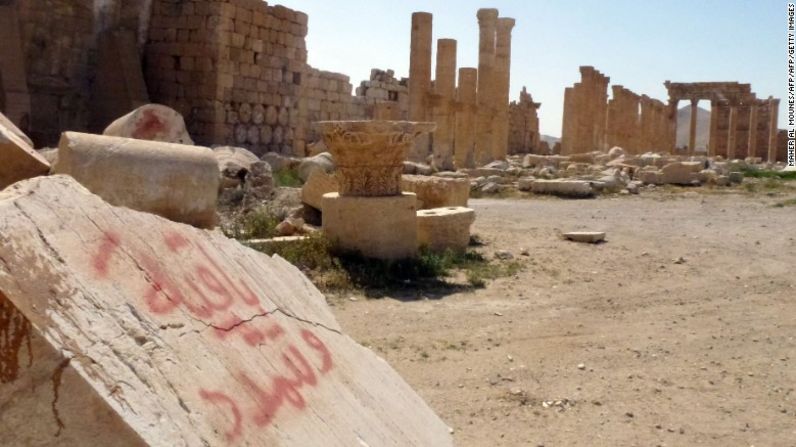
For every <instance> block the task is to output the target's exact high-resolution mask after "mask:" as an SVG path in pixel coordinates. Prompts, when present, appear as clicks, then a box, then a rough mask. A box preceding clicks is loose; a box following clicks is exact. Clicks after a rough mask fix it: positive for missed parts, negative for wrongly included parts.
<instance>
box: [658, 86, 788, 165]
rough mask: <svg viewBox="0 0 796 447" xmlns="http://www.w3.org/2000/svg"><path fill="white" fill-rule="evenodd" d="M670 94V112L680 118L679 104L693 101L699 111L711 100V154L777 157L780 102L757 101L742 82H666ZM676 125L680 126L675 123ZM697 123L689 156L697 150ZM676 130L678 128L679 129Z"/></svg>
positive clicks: (693, 122)
mask: <svg viewBox="0 0 796 447" xmlns="http://www.w3.org/2000/svg"><path fill="white" fill-rule="evenodd" d="M664 85H665V86H666V89H667V90H668V91H669V113H670V114H672V115H674V118H675V120H676V119H677V104H678V102H679V101H681V100H688V101H691V111H692V112H696V108H697V104H698V103H699V101H700V100H708V101H710V120H709V129H708V143H707V154H708V155H721V156H723V157H726V158H730V159H732V158H745V157H761V158H767V159H768V160H769V161H774V159H775V158H776V133H777V125H776V122H777V108H778V107H779V99H775V98H772V97H769V98H768V99H765V100H761V99H757V96H756V95H755V94H754V93H753V92H752V88H751V85H750V84H740V83H738V82H692V83H683V82H670V81H666V82H664ZM675 125H676V123H675ZM696 125H697V122H696V120H691V123H690V126H689V145H688V150H689V153H693V152H694V151H695V150H696V149H697V144H696V141H695V139H693V140H692V138H691V136H692V135H696V133H697V129H696ZM675 128H676V127H675Z"/></svg>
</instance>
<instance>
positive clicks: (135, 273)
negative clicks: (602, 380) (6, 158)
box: [0, 176, 452, 446]
mask: <svg viewBox="0 0 796 447" xmlns="http://www.w3.org/2000/svg"><path fill="white" fill-rule="evenodd" d="M0 215H2V216H3V219H0V241H2V243H0V258H2V259H3V260H4V262H2V263H0V341H2V343H0V347H2V352H1V353H2V355H0V402H2V417H0V445H9V446H11V445H14V446H16V445H59V446H88V445H113V446H145V445H151V446H165V445H168V446H199V445H208V446H221V445H240V446H258V445H282V446H312V445H324V446H327V445H328V446H352V445H372V446H376V445H385V444H395V445H423V446H425V445H433V446H450V445H452V440H451V436H450V434H449V429H448V427H447V426H446V425H445V424H444V423H443V422H442V421H441V420H440V419H439V418H438V417H437V416H436V415H435V414H434V412H433V411H432V410H431V409H430V408H429V407H428V405H426V403H425V402H423V400H422V399H421V398H420V397H419V396H418V395H417V394H416V393H415V392H414V391H413V390H412V389H411V388H410V387H409V385H407V384H406V383H405V382H404V381H403V380H402V379H401V378H400V377H399V376H398V374H397V373H396V372H395V371H394V370H392V368H390V366H389V365H388V364H387V363H386V362H384V361H383V360H381V359H379V358H378V357H377V356H376V355H374V354H373V353H372V352H371V351H369V350H368V349H365V348H363V347H362V346H360V345H358V344H357V343H356V342H354V341H353V340H352V339H351V338H349V337H348V336H346V335H345V334H343V333H342V331H341V328H340V326H339V324H338V323H337V321H336V320H335V318H334V316H333V314H332V313H331V312H330V310H329V307H328V306H327V304H326V302H325V299H324V297H323V295H322V294H321V293H320V292H319V291H318V290H317V289H316V288H315V287H314V286H313V285H312V284H311V283H310V282H309V281H308V279H307V278H306V277H305V276H304V275H303V274H302V273H301V272H300V271H299V270H298V269H297V268H296V267H294V266H292V265H291V264H289V263H287V262H286V261H285V260H283V259H282V258H280V257H278V256H274V257H269V256H266V255H264V254H262V253H259V252H256V251H254V250H252V249H249V248H246V247H244V246H243V245H241V244H239V243H238V242H236V241H233V240H230V239H227V238H226V237H224V236H223V235H222V234H221V233H220V232H210V231H204V230H200V229H197V228H192V227H190V226H187V225H182V224H178V223H174V222H169V221H167V220H165V219H162V218H160V217H158V216H155V215H152V214H147V213H141V212H137V211H133V210H129V209H124V208H116V207H112V206H110V205H109V204H107V203H106V202H103V201H102V200H101V199H100V198H99V197H97V196H95V195H93V194H91V193H90V192H89V191H88V190H86V189H85V188H83V187H82V186H80V185H79V184H78V183H77V182H75V181H74V180H73V179H71V178H69V177H66V176H52V177H42V178H37V179H31V180H26V181H23V182H19V183H17V184H15V185H14V186H12V187H11V188H8V189H6V190H5V191H3V192H2V194H0ZM413 216H414V214H413ZM412 227H413V228H414V225H413V226H412ZM413 244H414V240H413Z"/></svg>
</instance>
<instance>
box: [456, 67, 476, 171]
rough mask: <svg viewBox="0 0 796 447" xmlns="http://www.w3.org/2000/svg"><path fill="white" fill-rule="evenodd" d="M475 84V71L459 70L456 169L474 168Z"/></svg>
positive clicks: (472, 69)
mask: <svg viewBox="0 0 796 447" xmlns="http://www.w3.org/2000/svg"><path fill="white" fill-rule="evenodd" d="M477 82H478V70H477V69H475V68H460V69H459V87H458V88H457V89H456V132H455V138H454V154H455V155H454V158H455V161H456V168H457V169H461V168H474V167H475V152H474V151H475V124H476V121H475V120H476V107H477V106H476V88H477Z"/></svg>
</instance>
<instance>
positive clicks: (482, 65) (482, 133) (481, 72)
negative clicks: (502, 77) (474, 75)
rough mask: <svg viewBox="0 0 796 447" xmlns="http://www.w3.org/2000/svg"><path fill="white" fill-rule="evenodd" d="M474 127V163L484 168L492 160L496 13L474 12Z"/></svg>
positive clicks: (487, 9)
mask: <svg viewBox="0 0 796 447" xmlns="http://www.w3.org/2000/svg"><path fill="white" fill-rule="evenodd" d="M477 17H478V29H479V36H478V124H477V130H476V137H475V138H476V142H475V151H476V163H477V164H478V165H485V164H487V163H489V162H490V161H492V144H493V141H494V138H493V136H492V129H493V126H492V120H493V119H494V113H495V111H494V110H493V107H492V104H493V101H494V94H495V93H494V92H495V76H494V73H495V39H496V38H497V36H496V32H497V31H496V27H497V18H498V10H497V9H492V8H482V9H479V10H478V14H477Z"/></svg>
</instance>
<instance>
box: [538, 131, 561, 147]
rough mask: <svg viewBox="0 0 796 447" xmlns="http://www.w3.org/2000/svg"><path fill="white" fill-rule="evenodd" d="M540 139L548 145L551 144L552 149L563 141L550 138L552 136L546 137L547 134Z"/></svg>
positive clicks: (540, 136)
mask: <svg viewBox="0 0 796 447" xmlns="http://www.w3.org/2000/svg"><path fill="white" fill-rule="evenodd" d="M539 138H540V139H541V140H542V141H547V144H549V145H550V147H551V148H552V147H553V145H555V144H556V143H558V142H559V141H561V138H558V137H554V136H550V135H545V134H541V135H539Z"/></svg>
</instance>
